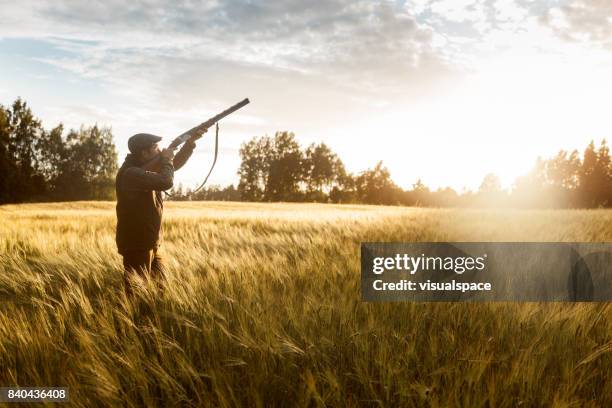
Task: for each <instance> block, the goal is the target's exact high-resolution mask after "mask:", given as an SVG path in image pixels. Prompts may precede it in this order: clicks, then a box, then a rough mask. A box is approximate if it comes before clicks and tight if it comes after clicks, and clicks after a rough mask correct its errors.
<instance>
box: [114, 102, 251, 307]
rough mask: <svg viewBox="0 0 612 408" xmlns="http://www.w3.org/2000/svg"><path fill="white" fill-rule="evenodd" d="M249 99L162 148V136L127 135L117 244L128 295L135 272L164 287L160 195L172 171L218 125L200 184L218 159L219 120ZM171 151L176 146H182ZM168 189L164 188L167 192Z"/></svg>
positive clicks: (117, 183) (120, 175)
mask: <svg viewBox="0 0 612 408" xmlns="http://www.w3.org/2000/svg"><path fill="white" fill-rule="evenodd" d="M248 103H249V100H248V98H247V99H244V100H243V101H241V102H238V103H237V104H235V105H234V106H232V107H230V108H228V109H226V110H224V111H223V112H221V113H219V114H218V115H216V116H213V117H212V118H210V119H208V120H207V121H206V122H204V123H201V124H199V125H198V126H196V127H194V128H193V129H190V130H188V131H187V132H185V133H183V134H182V135H180V136H179V137H177V138H176V139H174V140H173V141H172V142H171V143H170V145H169V146H168V147H167V148H166V149H163V150H160V147H159V145H158V143H159V142H160V141H161V140H162V137H161V136H157V135H152V134H149V133H137V134H135V135H133V136H131V137H130V138H129V139H128V149H129V151H130V153H129V154H128V155H127V156H126V158H125V161H124V162H123V164H122V165H121V168H120V169H119V171H118V172H117V177H116V179H115V189H116V193H117V231H116V235H115V238H116V243H117V250H118V252H119V254H121V256H122V257H123V267H124V269H125V271H124V282H125V293H126V295H127V296H128V297H131V295H132V283H133V279H134V278H135V277H136V276H140V277H151V278H153V279H155V281H156V282H157V284H158V285H159V287H160V288H162V289H163V286H164V283H163V282H164V281H165V268H164V263H163V261H162V257H161V255H160V254H159V252H158V249H159V246H160V244H161V238H162V233H161V232H162V228H161V227H162V214H163V210H164V204H163V201H164V198H163V194H162V193H165V192H166V190H169V189H171V188H172V187H173V183H174V172H175V171H176V170H179V169H181V168H182V167H183V166H184V165H185V163H186V162H187V160H188V159H189V157H191V155H192V153H193V151H194V149H195V146H196V145H195V143H196V141H197V140H198V139H199V138H201V137H202V135H203V134H204V133H206V131H207V130H208V129H209V128H210V127H212V126H215V125H216V132H215V157H214V159H213V164H212V166H211V167H210V170H209V171H208V175H207V176H206V178H205V179H204V182H203V183H202V184H201V185H200V186H199V187H198V188H197V189H196V190H194V191H192V192H191V194H193V193H194V192H196V191H198V190H199V189H201V188H202V187H203V186H204V184H205V183H206V181H207V180H208V176H210V174H211V173H212V170H213V168H214V167H215V163H216V162H217V153H218V151H219V149H218V146H219V121H220V120H221V119H223V118H225V117H226V116H227V115H229V114H231V113H233V112H236V111H237V110H238V109H240V108H242V107H243V106H245V105H247V104H248ZM181 145H182V147H181V149H180V150H179V152H178V153H177V155H176V156H175V155H174V150H176V148H177V147H179V146H181ZM166 194H167V193H166Z"/></svg>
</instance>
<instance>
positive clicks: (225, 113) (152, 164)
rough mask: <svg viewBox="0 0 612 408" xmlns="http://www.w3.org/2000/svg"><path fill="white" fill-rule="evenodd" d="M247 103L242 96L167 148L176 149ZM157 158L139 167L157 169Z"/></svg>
mask: <svg viewBox="0 0 612 408" xmlns="http://www.w3.org/2000/svg"><path fill="white" fill-rule="evenodd" d="M248 103H249V98H244V99H243V100H242V101H240V102H238V103H237V104H235V105H233V106H230V107H229V108H227V109H226V110H224V111H223V112H221V113H219V114H218V115H215V116H213V117H212V118H210V119H208V120H207V121H206V122H202V123H200V124H199V125H198V126H196V127H194V128H191V129H189V130H188V131H186V132H185V133H183V134H182V135H180V136H178V137H177V138H176V139H174V140H173V141H172V142H171V143H170V145H169V146H168V149H172V150H176V149H177V148H178V147H179V146H180V145H182V144H183V143H185V142H186V141H187V140H189V138H190V137H191V136H193V135H194V134H196V133H200V132H202V131H204V130H207V129H208V128H210V127H212V126H214V125H215V123H217V122H219V121H220V120H221V119H223V118H224V117H226V116H228V115H230V114H232V113H234V112H236V111H237V110H238V109H240V108H242V107H243V106H245V105H248ZM159 160H160V156H159V155H157V156H155V157H153V158H152V159H151V160H149V161H148V162H146V163H145V164H143V165H142V166H141V167H142V168H143V169H144V170H147V171H157V169H159Z"/></svg>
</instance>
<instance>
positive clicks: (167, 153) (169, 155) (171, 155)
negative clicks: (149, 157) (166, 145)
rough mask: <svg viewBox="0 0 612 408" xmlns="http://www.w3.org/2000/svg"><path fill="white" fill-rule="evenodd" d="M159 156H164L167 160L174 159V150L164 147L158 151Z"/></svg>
mask: <svg viewBox="0 0 612 408" xmlns="http://www.w3.org/2000/svg"><path fill="white" fill-rule="evenodd" d="M160 155H161V157H163V158H166V159H168V160H172V159H174V150H172V149H164V150H162V151H161V153H160Z"/></svg>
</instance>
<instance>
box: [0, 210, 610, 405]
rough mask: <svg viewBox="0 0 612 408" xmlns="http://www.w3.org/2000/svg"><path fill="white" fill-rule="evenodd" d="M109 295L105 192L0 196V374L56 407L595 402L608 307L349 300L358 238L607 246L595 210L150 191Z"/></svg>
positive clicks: (355, 296) (603, 390) (604, 394)
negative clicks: (169, 195) (183, 196)
mask: <svg viewBox="0 0 612 408" xmlns="http://www.w3.org/2000/svg"><path fill="white" fill-rule="evenodd" d="M165 211H166V212H165V214H164V242H163V244H162V247H161V252H162V254H163V257H164V260H165V263H166V266H167V269H168V275H169V276H168V284H167V287H166V289H165V291H163V293H160V292H158V291H157V290H156V289H155V287H154V285H151V284H145V285H142V286H141V287H138V288H137V291H136V298H135V300H134V302H133V303H132V304H131V303H129V302H127V301H126V299H125V297H124V295H123V291H122V285H123V280H122V279H123V278H122V273H123V272H122V267H121V258H120V257H119V255H118V254H117V253H116V248H115V243H114V229H115V215H114V203H110V202H109V203H94V202H80V203H59V204H32V205H15V206H13V205H8V206H2V207H0V299H1V302H0V385H4V386H6V385H21V386H34V385H38V386H68V387H70V399H71V402H72V405H73V406H79V407H92V406H112V405H122V406H128V407H131V406H149V407H154V406H186V405H193V406H239V405H246V406H262V407H264V406H288V405H289V406H291V405H299V406H323V405H328V406H339V407H343V406H357V405H364V406H477V407H516V406H526V407H531V406H557V407H565V406H601V407H605V406H612V305H610V304H609V303H595V304H584V303H583V304H580V303H579V304H562V303H550V304H536V303H526V304H514V303H483V304H463V303H437V304H436V303H408V302H405V303H382V304H369V303H363V302H361V300H360V279H359V278H360V273H359V243H360V242H362V241H406V242H410V241H584V242H590V241H595V242H601V241H612V211H607V210H590V211H578V210H570V211H484V210H450V209H449V210H445V209H413V208H395V207H374V206H333V205H314V204H246V203H167V204H166V210H165Z"/></svg>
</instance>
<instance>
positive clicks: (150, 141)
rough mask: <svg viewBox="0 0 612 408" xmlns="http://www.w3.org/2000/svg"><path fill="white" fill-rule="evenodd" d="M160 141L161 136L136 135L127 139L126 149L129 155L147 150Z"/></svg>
mask: <svg viewBox="0 0 612 408" xmlns="http://www.w3.org/2000/svg"><path fill="white" fill-rule="evenodd" d="M160 140H162V138H161V136H155V135H151V134H149V133H136V134H135V135H134V136H132V137H130V138H129V140H128V149H130V152H131V153H133V154H135V153H138V152H140V151H141V150H144V149H148V148H149V147H151V146H153V145H154V144H155V143H157V142H159V141H160Z"/></svg>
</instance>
